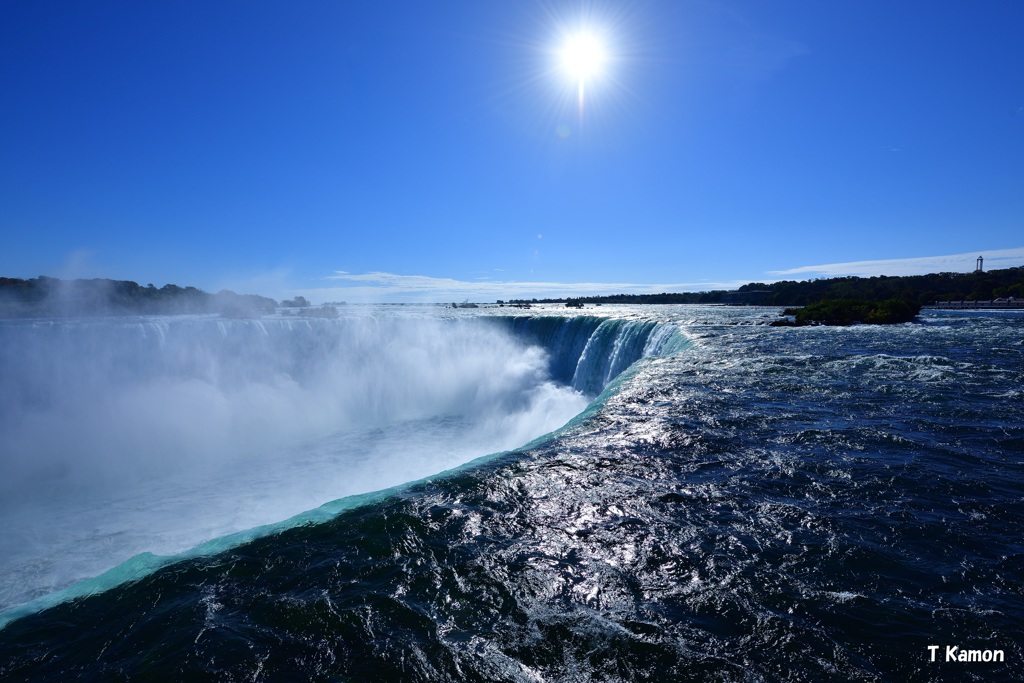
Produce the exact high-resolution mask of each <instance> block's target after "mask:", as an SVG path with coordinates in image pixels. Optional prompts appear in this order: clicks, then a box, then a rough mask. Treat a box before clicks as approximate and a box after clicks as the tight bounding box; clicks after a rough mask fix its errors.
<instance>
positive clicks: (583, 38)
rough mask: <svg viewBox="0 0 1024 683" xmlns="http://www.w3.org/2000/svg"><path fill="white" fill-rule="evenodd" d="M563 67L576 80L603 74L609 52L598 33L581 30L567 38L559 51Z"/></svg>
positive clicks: (581, 80) (580, 80)
mask: <svg viewBox="0 0 1024 683" xmlns="http://www.w3.org/2000/svg"><path fill="white" fill-rule="evenodd" d="M559 58H560V61H561V66H562V69H563V70H564V71H565V73H567V74H568V75H569V76H570V77H571V78H572V79H573V80H574V81H579V82H581V83H582V82H583V81H586V80H588V79H591V78H595V77H597V76H600V75H601V72H602V70H603V69H604V66H605V63H606V62H607V61H608V52H607V50H606V49H605V46H604V41H602V40H601V39H600V38H599V37H598V36H597V35H596V34H594V33H591V32H588V31H581V32H579V33H576V34H573V35H570V36H568V37H567V38H566V40H565V43H564V44H563V45H562V49H561V51H560V52H559Z"/></svg>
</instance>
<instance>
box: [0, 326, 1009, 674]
mask: <svg viewBox="0 0 1024 683" xmlns="http://www.w3.org/2000/svg"><path fill="white" fill-rule="evenodd" d="M352 308H356V307H352ZM777 313H778V311H777V309H757V308H726V307H698V306H661V307H642V306H633V307H630V306H621V307H612V306H605V307H601V308H590V309H587V310H585V311H583V312H581V313H577V314H569V313H566V312H565V310H564V309H557V310H556V309H553V308H548V309H540V310H538V309H533V310H531V311H510V310H508V309H477V310H471V311H461V310H460V311H450V310H449V311H443V310H435V309H426V308H422V309H420V308H415V307H382V308H374V309H368V310H366V311H361V312H359V313H358V314H354V315H352V316H348V317H343V318H342V319H340V320H336V321H331V320H298V319H289V318H284V317H282V318H273V319H266V320H263V321H258V322H257V321H222V320H216V319H209V318H164V319H147V320H143V321H139V320H92V321H6V322H4V323H2V325H0V335H2V341H3V346H2V347H0V372H2V373H3V375H2V376H3V379H4V387H5V392H4V397H3V398H2V399H0V409H2V413H0V426H3V429H4V431H3V436H2V437H0V448H2V449H3V462H2V464H0V467H2V471H0V474H2V475H3V479H2V481H0V487H2V489H3V494H4V502H3V503H2V504H0V515H2V522H3V525H2V530H0V549H2V555H3V559H2V560H0V563H2V566H0V569H2V570H3V576H4V578H3V579H2V580H3V584H2V586H0V589H2V593H0V600H2V601H0V607H2V608H3V609H5V611H4V612H3V613H2V614H0V619H2V621H3V623H4V624H5V625H4V626H3V627H2V629H0V678H10V679H11V680H19V679H25V680H33V681H35V680H54V681H57V680H69V679H73V678H76V677H79V678H81V679H83V680H86V679H89V680H131V679H136V678H144V679H147V680H155V679H169V680H185V679H187V680H255V681H278V680H281V681H284V680H352V681H362V680H400V681H463V680H467V681H476V680H479V681H493V680H505V681H598V680H603V681H632V680H659V681H660V680H695V681H700V680H725V681H733V680H736V681H761V680H768V681H772V680H806V681H819V680H844V681H848V680H854V681H889V680H979V681H981V680H986V681H988V680H1014V679H1015V678H1016V676H1017V675H1019V672H1020V671H1021V670H1022V666H1024V660H1022V656H1024V651H1022V650H1024V597H1022V593H1024V419H1022V418H1021V413H1022V407H1024V315H1022V314H1020V313H1019V312H984V313H970V312H941V311H930V312H927V313H926V314H924V315H922V316H921V318H920V319H919V320H920V321H919V322H918V323H913V324H907V325H898V326H891V327H870V326H855V327H849V328H827V327H808V328H772V327H768V326H767V325H766V324H765V323H766V322H767V321H769V320H771V319H772V318H773V317H774V316H776V315H777ZM563 425H564V426H563ZM552 430H555V431H552ZM531 440H532V441H531ZM527 442H529V443H528V444H527ZM524 444H526V445H525V446H524ZM519 446H522V447H521V448H516V447H519ZM508 449H514V450H508ZM489 453H494V454H493V455H488V456H487V457H479V456H485V455H487V454H489ZM474 458H476V459H474ZM452 468H455V469H452ZM444 470H448V471H446V472H444V473H442V471H444ZM385 487H393V488H390V489H388V490H385V491H383V492H379V493H374V491H377V490H379V489H382V488H385ZM930 646H931V647H930ZM936 646H937V647H936ZM950 653H952V657H953V660H950ZM968 653H970V654H968ZM961 656H966V657H969V658H974V659H977V660H979V661H959V658H960V657H961Z"/></svg>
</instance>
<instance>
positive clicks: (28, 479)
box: [0, 316, 587, 610]
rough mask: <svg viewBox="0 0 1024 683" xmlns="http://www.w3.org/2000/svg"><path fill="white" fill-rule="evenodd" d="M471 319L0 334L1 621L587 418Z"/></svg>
mask: <svg viewBox="0 0 1024 683" xmlns="http://www.w3.org/2000/svg"><path fill="white" fill-rule="evenodd" d="M548 360H549V359H548V356H547V352H546V351H545V350H543V349H542V348H540V347H539V346H535V345H530V344H528V343H526V342H525V341H523V340H522V339H518V338H516V337H514V336H513V335H512V334H511V333H510V332H508V331H505V330H504V329H503V328H502V327H501V326H498V325H492V324H482V323H481V321H479V320H441V319H436V318H431V317H422V318H411V317H405V318H398V317H381V316H376V317H374V316H358V317H352V318H343V319H340V320H321V319H296V318H287V317H281V318H272V319H265V320H223V319H217V318H211V317H174V318H171V317H161V318H146V319H137V318H135V319H124V318H121V319H86V320H59V321H11V320H8V321H0V379H2V387H3V391H2V395H0V520H2V524H0V610H3V609H6V608H9V607H11V606H14V605H18V604H21V603H24V602H26V601H28V600H31V599H33V598H35V597H38V596H40V595H44V594H47V593H51V592H53V591H55V590H59V589H61V588H63V587H65V586H67V585H69V584H71V583H73V582H75V581H77V580H80V579H83V578H88V577H92V576H95V575H97V574H99V573H101V572H103V571H106V570H107V569H110V568H111V567H113V566H115V565H117V564H118V563H120V562H123V561H124V560H126V559H128V558H129V557H131V556H133V555H136V554H138V553H142V552H152V553H157V554H173V553H178V552H181V551H183V550H186V549H188V548H190V547H192V546H194V545H196V544H197V543H200V542H202V541H204V540H207V539H210V538H215V537H218V536H223V535H225V534H229V533H232V532H236V531H240V530H243V529H249V528H251V527H254V526H258V525H262V524H268V523H272V522H276V521H279V520H282V519H285V518H287V517H290V516H292V515H295V514H298V513H300V512H303V511H305V510H309V509H311V508H315V507H317V506H319V505H322V504H323V503H325V502H328V501H331V500H335V499H338V498H341V497H344V496H348V495H352V494H357V493H362V492H367V491H373V490H377V489H381V488H386V487H389V486H394V485H397V484H401V483H403V482H408V481H411V480H416V479H419V478H422V477H425V476H428V475H431V474H434V473H437V472H440V471H443V470H446V469H450V468H452V467H455V466H457V465H459V464H462V463H464V462H467V461H468V460H470V459H473V458H475V457H477V456H480V455H484V454H487V453H492V452H497V451H502V450H507V449H510V448H514V447H517V446H520V445H522V444H524V443H526V442H528V441H530V440H531V439H534V438H536V437H538V436H540V435H542V434H545V433H547V432H549V431H551V430H553V429H556V428H558V427H559V426H561V425H563V424H565V423H566V422H567V421H568V420H569V419H571V418H572V417H573V416H574V415H576V414H578V413H579V412H580V411H582V410H583V408H584V407H585V406H586V404H587V399H586V398H585V397H584V396H583V394H581V393H580V392H578V391H576V390H574V389H572V388H571V387H567V386H564V385H559V384H556V383H555V382H553V381H552V380H551V379H550V375H549V362H548Z"/></svg>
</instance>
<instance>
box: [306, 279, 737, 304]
mask: <svg viewBox="0 0 1024 683" xmlns="http://www.w3.org/2000/svg"><path fill="white" fill-rule="evenodd" d="M326 279H327V280H331V281H333V282H335V283H336V284H335V285H334V286H329V287H317V288H310V289H297V290H294V292H293V294H301V295H302V296H305V297H306V298H307V299H310V300H312V301H347V302H350V303H364V302H380V303H390V302H395V303H397V302H410V303H427V302H430V303H434V302H436V303H443V302H447V301H456V302H461V301H464V300H466V299H469V300H470V301H476V302H489V301H497V300H498V299H502V300H506V301H507V300H509V299H533V298H537V299H548V298H560V297H566V296H590V295H594V296H598V295H602V294H660V293H661V292H697V291H706V290H712V289H735V288H736V287H738V286H740V285H742V284H745V283H746V282H748V281H747V280H743V281H736V282H682V283H680V282H676V283H666V284H638V283H631V282H515V281H499V280H486V281H480V280H475V281H466V280H456V279H453V278H442V277H431V276H429V275H398V274H395V273H384V272H373V273H348V272H344V271H337V272H335V273H334V275H330V276H328V277H327V278H326Z"/></svg>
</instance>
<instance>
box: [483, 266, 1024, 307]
mask: <svg viewBox="0 0 1024 683" xmlns="http://www.w3.org/2000/svg"><path fill="white" fill-rule="evenodd" d="M1009 297H1016V298H1024V267H1017V268H1004V269H1001V270H990V271H987V272H974V273H933V274H930V275H907V276H885V275H879V276H877V277H836V278H822V279H817V280H804V281H795V280H783V281H781V282H773V283H771V284H766V283H762V282H751V283H749V284H746V285H743V286H742V287H740V288H739V289H737V290H712V291H707V292H683V293H677V294H670V293H662V294H613V295H611V296H584V297H579V298H570V299H530V300H517V299H513V300H511V301H509V302H508V303H512V304H516V303H561V302H563V301H564V302H567V303H582V304H597V303H607V304H729V303H732V304H760V305H764V306H806V305H807V304H812V303H815V302H817V301H822V300H826V299H860V300H867V301H888V300H890V299H902V300H904V301H907V302H909V303H913V304H917V305H919V306H924V305H928V304H932V303H934V302H936V301H991V300H992V299H999V298H1009ZM499 303H504V302H499Z"/></svg>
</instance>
